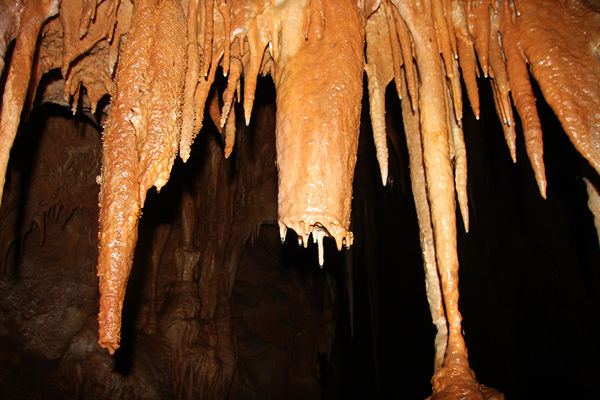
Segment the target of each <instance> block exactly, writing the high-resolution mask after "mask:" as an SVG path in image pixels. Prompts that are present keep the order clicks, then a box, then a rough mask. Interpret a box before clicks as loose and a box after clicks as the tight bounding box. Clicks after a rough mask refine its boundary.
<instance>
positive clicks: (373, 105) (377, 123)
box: [366, 64, 388, 186]
mask: <svg viewBox="0 0 600 400" xmlns="http://www.w3.org/2000/svg"><path fill="white" fill-rule="evenodd" d="M371 69H372V68H371V67H370V64H366V70H367V80H368V88H369V114H370V115H371V125H372V128H373V141H374V142H375V153H376V155H377V162H378V163H379V170H380V172H381V183H382V184H383V186H385V185H386V183H387V177H388V146H387V130H386V124H385V86H386V84H387V82H380V81H379V80H378V79H377V74H376V72H375V71H370V70H371Z"/></svg>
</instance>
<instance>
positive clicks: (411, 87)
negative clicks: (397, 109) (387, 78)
mask: <svg viewBox="0 0 600 400" xmlns="http://www.w3.org/2000/svg"><path fill="white" fill-rule="evenodd" d="M391 9H392V14H393V16H394V22H395V26H396V32H397V34H398V39H399V40H400V48H401V49H402V59H403V60H404V71H405V75H406V82H407V85H408V94H409V97H410V102H411V105H412V108H413V110H416V109H417V107H418V104H419V91H418V89H417V86H418V85H417V79H418V78H417V71H416V68H415V64H414V61H413V50H412V40H411V37H410V32H409V30H408V27H407V26H406V23H405V22H404V20H403V19H402V18H401V17H400V15H398V10H397V9H396V7H391Z"/></svg>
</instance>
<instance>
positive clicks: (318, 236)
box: [312, 227, 329, 268]
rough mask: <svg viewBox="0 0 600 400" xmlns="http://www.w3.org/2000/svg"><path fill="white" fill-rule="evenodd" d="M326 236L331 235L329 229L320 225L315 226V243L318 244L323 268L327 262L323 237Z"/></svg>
mask: <svg viewBox="0 0 600 400" xmlns="http://www.w3.org/2000/svg"><path fill="white" fill-rule="evenodd" d="M325 236H329V235H328V234H327V231H326V230H325V229H323V228H320V227H315V229H313V231H312V238H313V243H316V244H317V248H318V252H319V266H320V267H321V268H323V264H324V263H325V254H324V250H323V238H324V237H325Z"/></svg>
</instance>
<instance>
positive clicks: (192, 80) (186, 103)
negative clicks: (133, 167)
mask: <svg viewBox="0 0 600 400" xmlns="http://www.w3.org/2000/svg"><path fill="white" fill-rule="evenodd" d="M199 1H200V0H190V3H189V5H188V15H187V39H188V45H187V46H188V48H187V68H186V72H185V86H184V92H183V110H182V114H181V121H182V122H181V140H182V141H185V142H186V143H187V142H190V143H191V141H192V139H188V138H191V137H193V136H194V127H195V120H196V119H197V118H200V119H202V118H203V115H199V116H197V115H196V113H195V111H196V103H195V94H196V87H197V86H198V80H199V77H200V52H199V51H198V42H197V39H198V17H197V14H198V5H199ZM183 149H185V150H183ZM182 150H183V151H182ZM179 156H180V157H181V159H182V160H183V161H184V162H186V161H187V160H188V158H189V157H190V153H189V149H188V147H185V146H180V149H179Z"/></svg>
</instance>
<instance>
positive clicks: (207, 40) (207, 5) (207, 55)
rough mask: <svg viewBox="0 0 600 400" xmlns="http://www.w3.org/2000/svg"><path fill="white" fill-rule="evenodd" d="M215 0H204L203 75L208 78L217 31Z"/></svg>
mask: <svg viewBox="0 0 600 400" xmlns="http://www.w3.org/2000/svg"><path fill="white" fill-rule="evenodd" d="M214 5H215V0H204V45H203V46H202V49H203V51H202V55H203V57H202V75H203V76H204V78H206V77H207V76H208V71H209V69H210V68H211V66H212V49H213V34H214V29H215V21H214V15H213V14H214Z"/></svg>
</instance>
